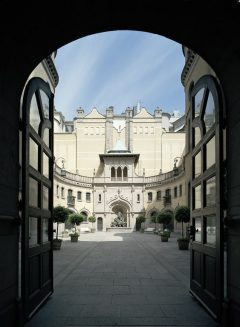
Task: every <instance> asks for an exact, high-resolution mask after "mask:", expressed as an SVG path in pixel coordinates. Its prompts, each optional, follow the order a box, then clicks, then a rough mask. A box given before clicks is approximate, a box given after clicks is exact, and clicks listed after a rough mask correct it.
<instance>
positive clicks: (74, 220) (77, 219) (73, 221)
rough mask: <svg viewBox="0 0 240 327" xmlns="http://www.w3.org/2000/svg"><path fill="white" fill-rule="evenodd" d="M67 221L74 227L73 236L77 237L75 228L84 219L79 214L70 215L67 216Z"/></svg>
mask: <svg viewBox="0 0 240 327" xmlns="http://www.w3.org/2000/svg"><path fill="white" fill-rule="evenodd" d="M69 221H70V223H71V224H73V225H74V228H75V233H74V234H75V235H78V233H77V226H79V225H80V224H81V223H82V222H83V221H84V217H83V216H82V215H80V213H72V214H71V215H70V216H69ZM72 235H73V234H72ZM70 236H71V234H70Z"/></svg>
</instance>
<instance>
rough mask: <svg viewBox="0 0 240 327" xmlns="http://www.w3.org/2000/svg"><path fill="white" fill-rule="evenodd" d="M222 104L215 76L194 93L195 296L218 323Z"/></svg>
mask: <svg viewBox="0 0 240 327" xmlns="http://www.w3.org/2000/svg"><path fill="white" fill-rule="evenodd" d="M221 117H222V101H221V92H220V90H219V86H218V84H217V82H216V80H215V79H214V78H213V77H212V76H204V77H202V78H201V79H200V80H199V81H198V82H197V83H196V84H195V86H194V88H193V90H192V92H191V124H190V127H191V129H190V130H191V132H190V134H191V138H190V140H191V152H192V173H193V175H192V181H191V187H190V192H191V199H192V200H191V206H192V207H191V213H192V217H191V219H192V228H191V231H192V244H191V250H190V251H191V277H190V278H191V280H190V290H191V293H192V294H193V295H194V296H195V297H196V298H197V299H198V300H199V301H200V302H201V303H202V304H203V305H204V306H205V307H206V308H207V310H208V311H209V312H210V313H211V314H212V316H213V317H215V318H216V319H220V317H221V303H222V300H223V239H222V238H223V235H222V234H223V233H222V231H223V210H222V205H223V201H222V194H223V191H222V185H223V181H221V177H222V171H223V168H222V166H223V159H222V148H223V142H222V126H221Z"/></svg>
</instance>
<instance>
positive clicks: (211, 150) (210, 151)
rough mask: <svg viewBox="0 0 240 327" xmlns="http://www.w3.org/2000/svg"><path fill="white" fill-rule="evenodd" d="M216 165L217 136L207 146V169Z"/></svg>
mask: <svg viewBox="0 0 240 327" xmlns="http://www.w3.org/2000/svg"><path fill="white" fill-rule="evenodd" d="M214 164H215V136H214V137H213V138H211V140H210V141H209V142H208V143H207V145H206V169H208V168H209V167H211V166H212V165H214Z"/></svg>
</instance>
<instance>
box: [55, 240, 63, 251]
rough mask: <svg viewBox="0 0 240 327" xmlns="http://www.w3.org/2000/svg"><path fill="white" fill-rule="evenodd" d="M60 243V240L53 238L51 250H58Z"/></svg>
mask: <svg viewBox="0 0 240 327" xmlns="http://www.w3.org/2000/svg"><path fill="white" fill-rule="evenodd" d="M61 245H62V240H60V239H57V238H54V239H53V250H60V249H61Z"/></svg>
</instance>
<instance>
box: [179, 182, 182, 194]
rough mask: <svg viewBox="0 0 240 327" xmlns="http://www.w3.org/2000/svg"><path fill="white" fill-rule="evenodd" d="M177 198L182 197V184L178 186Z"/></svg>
mask: <svg viewBox="0 0 240 327" xmlns="http://www.w3.org/2000/svg"><path fill="white" fill-rule="evenodd" d="M179 196H182V184H181V185H179Z"/></svg>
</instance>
